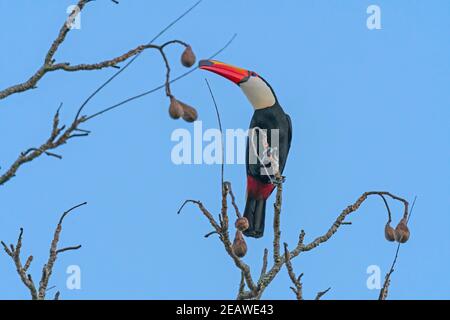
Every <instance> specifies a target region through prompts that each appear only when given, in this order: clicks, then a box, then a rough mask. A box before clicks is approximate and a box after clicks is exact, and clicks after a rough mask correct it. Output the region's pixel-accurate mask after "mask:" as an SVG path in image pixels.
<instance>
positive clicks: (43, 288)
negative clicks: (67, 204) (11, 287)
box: [1, 202, 87, 300]
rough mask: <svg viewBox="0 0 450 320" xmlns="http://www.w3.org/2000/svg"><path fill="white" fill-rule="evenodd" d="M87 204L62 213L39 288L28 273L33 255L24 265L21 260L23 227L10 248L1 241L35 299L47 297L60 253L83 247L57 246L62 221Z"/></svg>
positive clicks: (57, 296) (56, 297) (57, 294)
mask: <svg viewBox="0 0 450 320" xmlns="http://www.w3.org/2000/svg"><path fill="white" fill-rule="evenodd" d="M86 204H87V203H86V202H83V203H81V204H79V205H76V206H74V207H72V208H71V209H69V210H67V211H66V212H64V213H63V214H62V216H61V218H60V220H59V222H58V225H57V226H56V230H55V233H54V235H53V240H52V243H51V246H50V255H49V258H48V261H47V263H46V264H45V265H44V267H43V269H42V277H41V280H40V282H39V289H36V286H35V284H34V282H33V279H32V277H31V275H30V274H27V273H26V272H27V270H28V268H29V267H30V265H31V262H32V261H33V256H29V257H28V259H27V261H26V263H25V265H22V262H21V258H20V251H21V248H22V236H23V228H20V233H19V238H18V240H17V243H16V245H15V246H14V245H12V244H11V246H10V248H8V247H7V246H6V244H5V243H4V242H3V241H1V244H2V246H3V248H4V249H5V251H6V253H7V254H8V255H9V256H10V257H11V258H12V260H13V261H14V264H15V266H16V270H17V273H18V275H19V277H20V279H21V280H22V282H23V284H24V285H25V286H26V287H27V288H28V290H29V291H30V294H31V298H32V299H33V300H44V299H45V294H46V292H47V291H48V289H47V287H48V281H49V280H50V276H51V274H52V271H53V266H54V264H55V261H56V258H57V256H58V254H59V253H61V252H65V251H69V250H77V249H79V248H81V246H72V247H66V248H62V249H58V248H57V247H58V242H59V236H60V233H61V230H62V223H63V221H64V218H65V217H66V216H67V215H68V214H69V213H70V212H72V211H73V210H75V209H77V208H79V207H81V206H84V205H86ZM57 299H59V292H57V293H56V295H55V300H57Z"/></svg>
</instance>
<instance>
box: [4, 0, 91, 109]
mask: <svg viewBox="0 0 450 320" xmlns="http://www.w3.org/2000/svg"><path fill="white" fill-rule="evenodd" d="M90 1H91V0H79V1H78V4H77V5H76V7H75V9H74V10H73V11H72V13H71V14H70V15H69V17H68V18H67V20H66V21H64V23H63V25H62V27H61V29H60V30H59V33H58V36H57V38H56V39H55V40H54V41H53V43H52V45H51V46H50V48H49V49H48V51H47V54H46V55H45V58H44V63H43V65H42V66H41V67H40V68H39V69H38V70H37V71H36V73H35V74H33V75H32V76H31V77H30V78H29V79H28V80H27V81H25V82H23V83H19V84H16V85H13V86H11V87H9V88H6V89H4V90H1V91H0V100H1V99H4V98H6V97H8V96H10V95H12V94H15V93H19V92H23V91H27V90H30V89H34V88H36V85H37V83H38V82H39V80H41V79H42V78H43V77H44V75H45V74H46V73H47V72H51V71H56V70H61V69H63V68H64V66H66V65H67V63H63V64H56V65H55V64H54V59H53V57H54V56H55V54H56V52H57V51H58V49H59V46H60V45H61V44H62V43H63V42H64V40H65V39H66V36H67V34H68V33H69V31H70V26H71V25H72V23H73V21H74V20H75V18H76V16H77V15H78V14H79V13H80V12H81V11H82V10H83V9H84V6H85V5H86V3H88V2H90ZM72 71H74V70H72Z"/></svg>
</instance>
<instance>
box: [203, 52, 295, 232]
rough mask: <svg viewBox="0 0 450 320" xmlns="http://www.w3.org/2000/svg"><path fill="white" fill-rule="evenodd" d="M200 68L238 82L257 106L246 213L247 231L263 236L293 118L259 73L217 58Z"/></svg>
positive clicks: (251, 130)
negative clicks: (269, 202) (267, 211)
mask: <svg viewBox="0 0 450 320" xmlns="http://www.w3.org/2000/svg"><path fill="white" fill-rule="evenodd" d="M199 68H200V69H203V70H208V71H211V72H214V73H217V74H219V75H221V76H222V77H225V78H227V79H228V80H230V81H232V82H234V83H235V84H237V85H238V86H239V87H240V88H241V89H242V91H243V92H244V94H245V95H246V96H247V98H248V100H249V101H250V103H251V104H252V106H253V108H254V111H255V112H254V114H253V117H252V119H251V121H250V128H249V137H248V138H247V154H246V170H247V202H246V205H245V211H244V217H246V218H247V219H248V222H249V228H248V229H247V230H246V231H244V234H245V235H246V236H248V237H254V238H260V237H262V236H263V234H264V220H265V214H266V200H267V198H268V197H269V196H270V194H271V193H272V191H273V190H274V188H275V185H276V183H279V182H281V181H280V179H282V178H281V173H282V172H283V170H284V166H285V164H286V160H287V156H288V153H289V149H290V146H291V139H292V124H291V119H290V117H289V116H288V115H287V114H286V113H284V111H283V108H281V106H280V105H279V103H278V100H277V97H276V95H275V92H274V91H273V89H272V87H271V86H270V85H269V83H268V82H267V81H266V80H264V79H263V78H262V77H261V76H260V75H258V74H257V73H255V72H253V71H249V70H245V69H242V68H238V67H234V66H231V65H229V64H226V63H223V62H219V61H215V60H201V61H200V62H199Z"/></svg>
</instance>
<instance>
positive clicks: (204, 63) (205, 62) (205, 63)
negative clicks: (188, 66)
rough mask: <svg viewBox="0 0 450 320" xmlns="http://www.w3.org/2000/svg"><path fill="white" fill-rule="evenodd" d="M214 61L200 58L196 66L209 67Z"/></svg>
mask: <svg viewBox="0 0 450 320" xmlns="http://www.w3.org/2000/svg"><path fill="white" fill-rule="evenodd" d="M213 65H214V63H213V62H212V61H211V60H200V61H199V62H198V67H199V68H202V67H211V66H213Z"/></svg>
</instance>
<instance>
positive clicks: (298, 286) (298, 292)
mask: <svg viewBox="0 0 450 320" xmlns="http://www.w3.org/2000/svg"><path fill="white" fill-rule="evenodd" d="M284 255H285V259H286V269H287V271H288V274H289V278H291V281H292V283H293V284H294V286H295V288H293V287H291V290H292V291H293V292H294V293H295V296H296V297H297V300H303V284H302V282H301V279H302V277H303V273H302V274H300V276H298V277H297V276H296V275H295V272H294V268H293V267H292V264H291V255H290V254H289V250H288V245H287V243H286V242H285V243H284Z"/></svg>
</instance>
